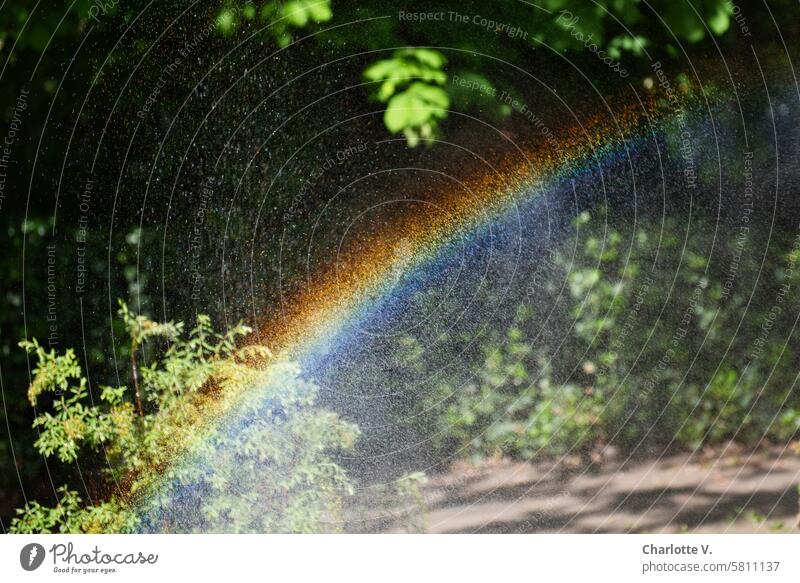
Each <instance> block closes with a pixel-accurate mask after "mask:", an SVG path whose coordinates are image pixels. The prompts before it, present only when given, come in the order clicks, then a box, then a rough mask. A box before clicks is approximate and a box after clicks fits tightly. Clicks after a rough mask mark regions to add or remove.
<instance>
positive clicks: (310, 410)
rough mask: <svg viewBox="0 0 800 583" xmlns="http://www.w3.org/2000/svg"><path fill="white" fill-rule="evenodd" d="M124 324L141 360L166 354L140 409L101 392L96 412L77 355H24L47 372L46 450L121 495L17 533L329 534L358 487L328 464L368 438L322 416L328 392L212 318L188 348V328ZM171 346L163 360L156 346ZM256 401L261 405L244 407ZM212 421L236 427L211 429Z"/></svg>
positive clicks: (144, 379)
mask: <svg viewBox="0 0 800 583" xmlns="http://www.w3.org/2000/svg"><path fill="white" fill-rule="evenodd" d="M119 315H120V317H121V318H122V320H123V322H124V324H125V327H126V329H127V331H128V334H129V336H130V339H131V343H132V346H133V351H132V354H133V356H132V358H133V359H134V360H135V355H136V354H137V353H138V352H140V351H142V350H143V348H144V347H146V346H149V348H151V350H153V351H156V352H160V356H159V357H158V358H154V359H152V361H151V362H150V363H149V364H148V365H146V366H144V367H142V368H141V383H140V387H141V400H142V401H143V403H144V405H143V406H142V407H141V408H140V407H139V403H137V400H138V397H137V396H136V394H135V391H132V390H131V389H130V388H129V387H125V386H122V387H110V386H103V387H100V392H101V394H100V399H99V401H94V400H93V399H92V398H91V395H90V394H89V390H88V381H87V379H86V377H84V376H83V374H82V371H81V368H80V366H79V364H78V362H77V359H76V357H75V353H74V351H73V350H71V349H70V350H67V351H66V352H65V353H64V354H57V353H56V352H55V351H54V350H50V351H49V352H48V351H45V349H44V348H42V347H41V346H40V345H39V343H38V342H37V341H36V340H32V341H25V342H22V343H21V345H22V346H23V347H24V348H25V349H26V350H27V351H28V352H30V353H31V354H33V355H34V356H35V357H36V359H37V361H38V365H37V367H36V369H35V371H34V379H33V382H32V383H31V386H30V389H29V392H28V395H29V399H30V401H31V404H33V405H34V406H37V407H39V408H40V410H41V409H45V410H44V411H42V412H40V413H39V414H38V415H37V417H36V420H35V422H34V423H35V426H36V427H38V428H40V430H41V434H40V438H39V440H38V441H37V442H36V447H37V449H38V450H39V451H40V452H41V453H42V454H43V455H45V456H48V457H50V456H53V455H56V456H57V457H58V458H59V459H60V460H61V461H62V462H65V463H70V462H76V461H83V460H89V459H92V458H93V457H96V456H97V454H102V456H103V459H104V462H105V463H104V465H103V466H102V467H100V468H95V469H96V471H97V472H98V474H99V475H100V476H102V477H104V479H105V482H106V488H108V489H109V490H110V491H112V492H113V494H112V495H111V496H110V497H108V498H107V499H104V500H102V501H97V502H92V503H90V504H88V505H83V503H82V500H81V498H80V497H79V495H78V493H77V492H75V491H73V490H70V489H68V488H67V487H66V486H65V487H62V488H61V489H59V491H58V497H59V504H58V505H57V506H56V507H54V508H46V507H44V506H42V505H41V504H39V503H38V502H31V503H30V504H28V505H26V507H25V508H24V509H21V510H18V512H17V513H18V516H17V518H15V519H14V520H13V522H12V525H11V530H12V531H13V532H54V531H58V532H67V533H74V532H128V531H131V530H134V529H156V528H157V529H159V530H167V531H185V530H200V531H204V532H207V531H245V532H252V531H260V532H274V531H280V532H286V531H288V532H300V531H302V532H310V531H314V530H318V529H320V528H322V525H323V523H325V521H329V520H331V518H332V516H333V515H334V514H335V512H336V509H337V507H338V500H339V498H340V496H342V495H344V494H347V493H349V492H350V491H351V487H350V483H349V481H348V479H347V477H346V476H345V474H344V471H343V470H342V468H341V467H339V466H338V465H337V464H335V463H334V462H333V461H331V460H330V459H329V458H328V452H332V451H335V450H338V449H346V448H351V447H353V445H354V443H355V440H356V438H357V436H358V430H357V428H356V427H355V426H353V425H352V424H348V423H345V422H343V421H341V420H340V419H339V418H338V417H337V416H336V415H335V414H334V413H331V412H328V411H324V410H320V409H317V408H315V406H314V402H315V398H316V392H317V389H316V387H315V386H314V385H313V384H311V383H308V382H306V381H304V380H302V378H301V377H300V370H299V368H298V367H297V365H295V364H293V363H289V362H279V361H275V360H274V359H273V358H272V355H271V353H270V351H269V350H268V349H267V348H266V347H262V346H245V347H243V348H237V347H236V340H237V338H239V337H241V336H243V335H245V334H247V333H249V329H248V328H247V327H245V326H241V325H239V326H236V327H234V328H232V329H231V330H230V331H228V332H227V333H225V334H219V333H217V332H214V330H213V328H212V326H211V322H210V320H209V318H208V317H207V316H202V315H201V316H199V317H198V319H197V323H196V325H195V327H194V328H193V329H192V330H191V331H190V332H189V333H188V335H187V336H186V338H183V336H182V334H181V332H182V329H183V326H182V324H180V323H178V324H175V323H172V322H167V323H157V322H153V321H151V320H149V319H147V318H145V317H143V316H141V315H134V314H132V313H131V312H130V311H129V309H128V307H127V306H126V305H124V304H121V307H120V310H119ZM163 340H168V341H169V345H168V346H167V348H166V349H163V350H160V351H159V350H158V347H157V346H153V345H154V344H156V343H157V342H159V341H163ZM254 388H255V389H256V390H257V394H258V399H256V400H255V401H253V402H249V401H248V402H246V404H245V405H243V404H242V399H244V398H245V395H246V394H247V393H248V392H250V391H252V390H254ZM46 396H48V397H51V399H50V400H49V403H47V402H45V397H46ZM87 401H88V402H87ZM48 404H49V407H47V405H48ZM51 410H52V411H51ZM212 413H214V414H216V415H219V416H225V414H226V413H228V416H227V417H226V418H228V417H230V418H231V419H232V420H231V421H230V422H229V423H228V424H226V425H224V426H223V425H219V424H216V423H211V424H209V423H208V420H207V417H208V416H209V415H210V414H212ZM265 476H268V477H269V479H265ZM120 483H125V484H126V487H125V489H124V490H123V489H121V488H120V487H118V486H116V485H118V484H120ZM254 508H258V509H259V511H258V512H254V510H253V509H254Z"/></svg>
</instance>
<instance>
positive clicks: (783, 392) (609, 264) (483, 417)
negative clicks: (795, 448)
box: [398, 212, 800, 459]
mask: <svg viewBox="0 0 800 583" xmlns="http://www.w3.org/2000/svg"><path fill="white" fill-rule="evenodd" d="M602 214H603V213H602V212H598V215H600V216H602ZM578 223H579V226H580V229H579V231H580V233H581V236H580V238H579V239H578V240H577V241H576V240H575V239H572V240H568V241H566V242H564V243H563V244H562V245H563V246H562V247H560V249H563V251H560V250H559V251H558V252H557V253H556V259H555V261H554V265H555V266H556V272H555V273H553V274H552V276H551V277H548V280H549V281H550V285H551V286H552V287H553V289H554V288H555V287H556V283H557V282H559V281H564V280H566V282H567V284H568V288H569V301H568V302H567V303H566V304H563V305H562V307H561V308H559V309H560V310H562V311H563V318H562V319H561V320H560V321H561V322H562V324H563V326H564V328H565V329H566V330H568V333H567V334H566V336H565V337H559V338H558V339H557V340H556V341H557V342H558V344H559V348H558V350H555V351H554V350H552V349H550V348H549V347H548V345H547V341H546V340H542V339H539V340H536V341H534V340H532V339H531V336H530V333H531V331H534V330H536V326H535V322H536V318H535V315H536V313H535V312H534V311H533V309H532V308H531V307H529V306H528V305H527V304H523V305H521V306H520V308H519V310H518V311H517V314H516V316H515V318H514V319H513V320H512V321H510V322H506V323H503V324H498V325H497V326H496V327H494V328H493V329H491V330H490V331H489V332H488V333H486V334H485V335H483V336H482V337H481V341H482V349H481V352H482V355H483V358H482V360H481V364H480V366H478V367H477V369H474V370H471V371H469V374H468V375H458V374H455V373H452V374H449V376H448V381H447V382H445V383H440V384H439V386H438V387H437V389H436V390H435V391H433V392H432V393H431V394H430V395H424V396H423V399H422V403H421V405H420V409H419V410H420V411H436V412H437V413H436V415H435V416H434V421H433V422H434V425H435V426H434V427H433V428H432V430H431V432H432V433H433V434H435V435H437V436H438V438H439V445H440V447H443V448H445V449H446V450H448V451H450V452H455V453H458V454H461V455H466V456H472V457H491V456H496V455H510V456H515V457H521V458H524V459H531V458H534V457H536V456H539V455H554V454H565V453H588V452H589V451H590V450H591V449H592V448H594V447H597V446H600V445H602V444H608V443H611V444H614V445H616V446H618V447H619V448H621V449H623V450H626V451H632V452H633V451H649V450H650V449H652V448H666V447H670V446H682V447H689V448H700V447H703V446H706V445H717V444H723V443H726V442H727V441H729V440H734V441H739V442H741V443H746V444H757V443H760V442H761V441H762V440H764V439H772V440H775V441H780V442H785V441H786V440H790V439H792V438H793V437H795V436H796V435H797V433H798V431H800V422H798V420H800V395H798V394H797V392H796V391H793V390H792V388H791V387H792V386H793V384H794V371H795V370H796V354H795V353H796V350H794V349H793V348H794V344H793V342H794V341H793V338H792V333H791V329H790V326H791V320H792V319H793V318H784V319H780V318H779V319H775V318H771V316H770V314H771V313H774V312H775V306H780V308H781V310H782V311H783V312H784V313H789V314H795V313H797V312H798V311H800V297H797V294H796V293H795V294H786V293H784V292H785V290H786V289H789V288H786V287H785V286H787V285H788V286H789V287H790V288H794V287H795V286H796V284H797V281H798V276H797V273H796V270H795V269H794V268H793V267H792V266H793V265H795V264H796V261H797V255H798V252H797V249H796V243H793V242H792V241H789V240H785V239H779V238H778V237H777V235H776V236H775V237H774V238H773V243H772V244H773V245H776V246H778V247H779V249H780V250H776V251H775V252H774V253H771V254H769V255H770V257H769V258H768V259H767V260H766V262H765V265H764V268H763V270H761V271H759V265H757V263H756V262H757V261H758V260H757V259H755V258H752V257H748V256H746V255H745V254H742V253H741V252H740V251H737V249H736V238H735V237H731V238H730V239H729V241H728V243H726V244H725V245H724V246H723V247H722V248H721V249H717V251H716V253H715V258H716V261H714V262H713V263H711V262H710V260H709V257H708V251H707V249H706V246H707V245H708V244H709V238H708V237H707V236H706V233H707V232H713V230H711V229H709V230H708V231H705V230H704V229H703V228H702V226H701V227H697V228H696V229H695V230H693V231H692V232H690V233H688V234H687V235H686V237H687V240H686V242H685V247H684V240H683V233H681V229H680V228H679V225H678V223H677V222H676V221H674V220H672V219H667V220H665V223H664V226H663V229H662V228H661V226H660V225H655V224H647V223H645V224H640V225H639V226H637V228H636V229H635V230H634V229H632V228H625V227H622V228H609V227H608V225H607V224H605V221H603V220H601V219H600V218H598V220H596V221H595V220H593V219H592V218H591V216H590V214H589V213H587V212H584V213H582V214H581V215H580V216H579V218H578ZM654 233H659V236H656V235H655V234H654ZM775 239H779V240H777V241H775ZM576 244H577V247H576ZM576 248H577V250H578V252H577V253H575V249H576ZM656 248H657V249H658V258H657V261H658V263H657V264H654V263H653V262H654V259H655V258H654V255H653V252H654V249H656ZM734 258H735V261H736V262H737V263H736V265H738V270H739V278H740V279H739V281H740V283H739V286H733V287H731V286H730V285H728V284H727V281H728V280H727V279H726V276H727V275H728V269H729V268H730V265H732V264H733V263H732V262H733V261H734ZM758 273H760V274H761V275H760V282H759V283H760V286H759V289H758V292H757V294H756V295H755V296H754V297H753V298H750V294H751V289H750V288H749V287H748V285H749V284H750V283H752V282H750V281H749V280H748V279H747V278H752V277H753V276H754V274H758ZM553 289H551V290H550V291H551V292H552V291H553ZM670 290H681V291H680V293H678V292H677V291H674V292H673V293H671V294H670V293H669V291H670ZM543 293H544V295H543V296H542V297H537V301H536V305H537V307H538V306H546V305H548V304H547V302H548V301H552V298H551V300H548V299H547V292H543ZM545 309H547V308H545ZM745 309H748V310H749V312H748V313H747V316H746V317H743V311H744V310H745ZM549 322H550V326H551V327H558V325H557V324H555V323H554V322H553V321H552V320H550V321H549ZM765 322H767V323H768V324H769V326H770V328H769V330H770V332H771V333H770V335H769V337H768V338H766V337H764V336H763V334H762V332H763V329H764V328H763V326H764V323H765ZM737 329H738V332H737V334H735V335H734V336H733V337H732V336H731V335H730V331H732V330H737ZM759 338H761V344H763V350H762V351H760V352H759V351H756V350H755V347H756V346H758V344H756V342H757V339H759ZM451 342H458V339H454V340H451ZM446 351H447V353H448V354H459V353H460V352H462V351H463V347H462V346H453V345H450V346H448V347H447V348H446ZM398 358H399V359H400V361H401V362H403V364H404V365H405V366H406V368H405V370H415V371H418V375H419V377H420V378H425V377H426V376H427V375H429V374H431V371H432V370H435V366H434V365H433V363H435V362H436V358H435V355H431V354H426V353H425V352H423V351H421V350H418V343H417V342H416V341H415V339H413V338H411V337H409V338H406V339H405V343H404V349H403V351H402V354H400V355H398ZM471 359H472V357H465V361H464V362H463V363H461V364H460V365H452V366H451V367H450V368H449V370H455V371H458V370H469V369H470V366H469V361H470V360H471ZM428 361H430V363H429V362H428ZM420 414H421V413H420Z"/></svg>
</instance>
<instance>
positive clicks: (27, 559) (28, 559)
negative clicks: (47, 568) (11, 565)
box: [19, 543, 45, 571]
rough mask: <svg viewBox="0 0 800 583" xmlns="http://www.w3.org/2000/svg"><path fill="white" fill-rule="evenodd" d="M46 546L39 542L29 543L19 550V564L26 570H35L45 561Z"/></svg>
mask: <svg viewBox="0 0 800 583" xmlns="http://www.w3.org/2000/svg"><path fill="white" fill-rule="evenodd" d="M44 554H45V553H44V547H43V546H42V545H40V544H39V543H29V544H27V545H25V546H24V547H22V550H21V551H20V552H19V564H20V565H22V568H23V569H25V570H26V571H35V570H36V569H38V568H39V567H41V565H42V563H43V562H44Z"/></svg>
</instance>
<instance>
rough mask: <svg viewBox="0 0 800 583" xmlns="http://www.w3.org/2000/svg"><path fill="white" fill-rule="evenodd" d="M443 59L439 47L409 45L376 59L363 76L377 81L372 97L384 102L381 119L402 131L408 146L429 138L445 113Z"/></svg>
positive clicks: (445, 93) (398, 131) (448, 101)
mask: <svg viewBox="0 0 800 583" xmlns="http://www.w3.org/2000/svg"><path fill="white" fill-rule="evenodd" d="M445 63H446V60H445V58H444V55H442V54H441V53H440V52H439V51H434V50H430V49H420V48H409V49H401V50H398V51H395V53H394V55H393V56H392V58H390V59H384V60H381V61H377V62H375V63H373V64H372V65H370V66H369V67H368V68H367V69H366V70H365V71H364V78H365V79H367V80H368V81H372V82H375V83H379V85H378V87H377V90H376V91H375V92H374V95H375V98H376V99H377V100H378V101H380V102H382V103H386V112H385V113H384V116H383V121H384V123H385V124H386V128H387V129H388V130H389V131H390V132H392V133H393V134H396V133H401V132H402V133H403V135H405V137H406V140H407V141H408V144H409V145H410V146H415V145H417V144H418V143H419V141H420V140H430V138H432V137H433V136H434V131H435V129H436V127H437V125H438V123H439V121H440V120H442V119H444V118H445V117H447V108H448V107H449V106H450V98H449V97H448V95H447V92H446V91H445V90H444V89H442V87H441V86H442V85H444V84H445V83H446V81H447V75H446V74H445V72H444V71H443V67H444V65H445Z"/></svg>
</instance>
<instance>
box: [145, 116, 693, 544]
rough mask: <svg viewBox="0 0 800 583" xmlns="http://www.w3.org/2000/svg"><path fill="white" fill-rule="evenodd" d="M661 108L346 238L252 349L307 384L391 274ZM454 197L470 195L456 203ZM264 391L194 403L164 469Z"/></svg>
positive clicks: (597, 163) (616, 158)
mask: <svg viewBox="0 0 800 583" xmlns="http://www.w3.org/2000/svg"><path fill="white" fill-rule="evenodd" d="M669 105H670V106H669V107H667V106H663V105H659V104H658V103H656V102H655V100H651V101H649V102H648V103H647V106H646V109H645V106H644V105H642V104H641V102H639V101H637V103H636V105H635V106H633V105H630V106H624V107H621V108H619V109H618V110H617V111H614V112H613V114H612V113H609V114H608V115H605V116H599V115H595V116H588V117H586V118H585V119H583V120H582V123H581V124H580V125H575V126H570V127H567V128H565V129H564V130H563V131H561V132H559V133H557V135H555V134H554V137H553V139H551V140H547V141H545V140H539V141H537V142H536V143H531V144H526V145H525V146H524V147H520V148H519V149H518V154H519V155H515V156H514V160H513V161H508V162H503V163H500V164H498V165H496V168H495V169H494V170H493V171H491V172H490V171H489V170H486V169H484V170H482V171H480V172H475V173H473V174H471V175H468V176H465V177H459V178H460V182H461V184H462V185H463V188H462V189H459V191H458V192H456V191H454V190H451V191H442V192H434V193H432V196H431V202H432V203H433V204H434V205H435V207H436V209H438V210H437V212H435V213H424V214H423V213H420V214H419V215H416V214H406V215H403V214H398V215H396V216H394V217H392V220H391V221H387V222H386V224H385V226H384V227H383V228H382V229H380V230H378V231H377V232H373V233H369V234H363V235H361V236H360V237H358V238H357V239H353V242H352V243H351V244H350V246H349V247H348V248H345V249H342V250H341V251H340V253H339V254H338V257H337V260H336V261H335V264H333V265H329V266H327V267H326V268H325V269H323V270H321V271H320V272H319V273H317V274H316V275H313V276H312V277H311V278H310V280H309V283H308V284H307V285H306V286H305V287H303V288H301V289H298V290H297V293H295V294H294V295H293V296H292V297H291V298H289V299H288V301H287V302H286V305H285V306H284V307H283V310H282V312H281V313H280V314H279V315H277V316H275V317H272V318H267V319H266V321H265V322H264V323H263V324H261V325H260V326H259V327H258V330H257V332H256V333H255V334H254V335H253V343H262V344H266V345H267V346H268V347H269V349H270V350H271V351H272V354H273V355H274V360H275V361H276V362H289V361H293V362H297V363H299V364H300V367H301V368H302V370H303V371H304V372H305V373H306V374H311V376H312V377H313V371H314V369H315V363H316V362H317V361H318V359H320V358H325V357H326V356H327V357H330V355H335V354H337V353H338V352H339V351H341V350H343V349H344V348H345V347H347V346H348V343H350V342H353V341H355V340H356V339H357V338H358V334H357V332H358V331H359V329H360V328H361V327H362V326H363V324H364V323H365V322H367V321H369V320H370V318H372V317H374V316H375V315H376V314H378V313H380V309H381V306H382V305H384V304H385V303H386V302H388V301H391V298H392V297H393V296H396V295H397V294H398V293H412V294H413V289H410V290H402V289H401V290H398V288H397V287H396V282H397V274H398V272H406V273H407V272H414V271H419V272H423V275H424V272H425V270H426V269H430V268H431V266H433V268H434V269H435V266H436V265H437V262H439V261H440V260H441V259H442V257H443V256H444V255H446V254H447V253H448V250H452V248H453V245H454V244H456V243H457V242H458V241H460V240H464V239H465V238H469V237H474V236H478V234H480V233H482V232H485V231H486V230H487V229H490V228H492V226H493V225H497V224H498V223H501V222H502V221H504V220H507V219H508V217H509V216H511V215H513V214H514V213H515V211H518V210H519V208H520V207H521V206H523V205H525V204H528V203H530V202H531V201H534V200H535V199H536V197H537V195H538V193H540V192H541V191H542V190H543V189H546V188H548V187H549V185H552V184H555V183H556V182H560V181H564V180H575V179H579V178H580V177H581V175H582V174H583V175H585V174H587V173H590V172H593V171H596V170H595V169H596V168H602V167H603V166H604V165H606V164H619V163H620V162H621V161H624V160H626V158H627V156H628V155H629V154H628V152H629V150H631V149H636V148H637V147H639V146H638V145H639V144H641V143H642V142H645V141H652V139H653V132H654V131H655V130H654V128H656V127H658V128H660V129H661V131H664V130H665V128H667V127H668V126H670V124H674V123H676V120H677V119H678V118H679V117H680V116H682V115H684V111H683V110H681V111H676V110H675V109H674V104H669ZM464 192H468V193H470V196H464V194H463V193H464ZM309 371H311V372H310V373H309ZM264 392H265V391H264V387H263V386H260V385H258V384H254V385H252V386H249V387H248V388H246V389H242V390H240V391H238V392H233V393H231V392H225V391H218V390H217V391H211V392H208V393H203V394H200V395H198V396H197V403H196V414H195V419H193V421H192V423H191V427H190V428H189V429H190V430H191V435H192V436H193V437H191V438H187V437H185V435H184V436H183V437H182V438H179V439H176V443H177V444H178V446H177V447H176V449H175V452H174V454H173V456H172V457H173V458H174V461H173V462H172V464H173V465H176V466H178V465H181V464H193V463H197V462H196V461H193V460H192V458H191V454H183V453H181V450H182V449H183V450H185V451H196V445H197V443H198V442H202V441H203V439H205V435H207V434H208V433H209V431H211V430H214V431H216V432H219V431H220V430H221V428H224V429H222V430H223V431H224V432H227V433H236V432H237V431H241V430H242V427H243V424H246V420H243V419H245V417H243V416H242V413H241V412H242V411H245V410H248V409H249V410H255V409H257V406H258V403H259V401H261V400H264V399H265V398H268V396H265V395H264ZM184 433H185V432H184ZM186 443H191V446H187V445H186ZM146 471H149V472H150V473H152V474H153V476H152V480H151V481H150V482H148V487H147V488H146V489H145V491H144V492H141V491H140V492H138V493H137V495H136V496H131V497H130V501H131V503H132V504H135V505H138V506H140V507H141V508H142V509H141V513H142V514H144V515H147V514H148V513H151V514H152V511H151V510H148V509H147V504H144V505H143V504H142V500H143V497H142V496H143V495H144V499H146V497H147V496H148V495H149V494H148V492H153V491H155V492H157V491H158V490H159V489H160V488H162V487H164V484H163V480H164V478H162V476H166V475H168V472H165V470H164V468H163V466H162V467H159V468H151V469H149V470H146ZM208 471H213V469H210V470H208ZM138 477H141V476H138ZM180 487H183V486H178V488H180ZM172 488H173V490H174V489H175V485H174V484H173V485H172ZM145 501H146V500H145ZM156 512H157V511H156ZM151 518H152V517H151ZM151 523H153V524H155V523H154V522H153V521H152V520H151ZM156 527H157V525H156ZM156 529H157V528H156Z"/></svg>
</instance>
